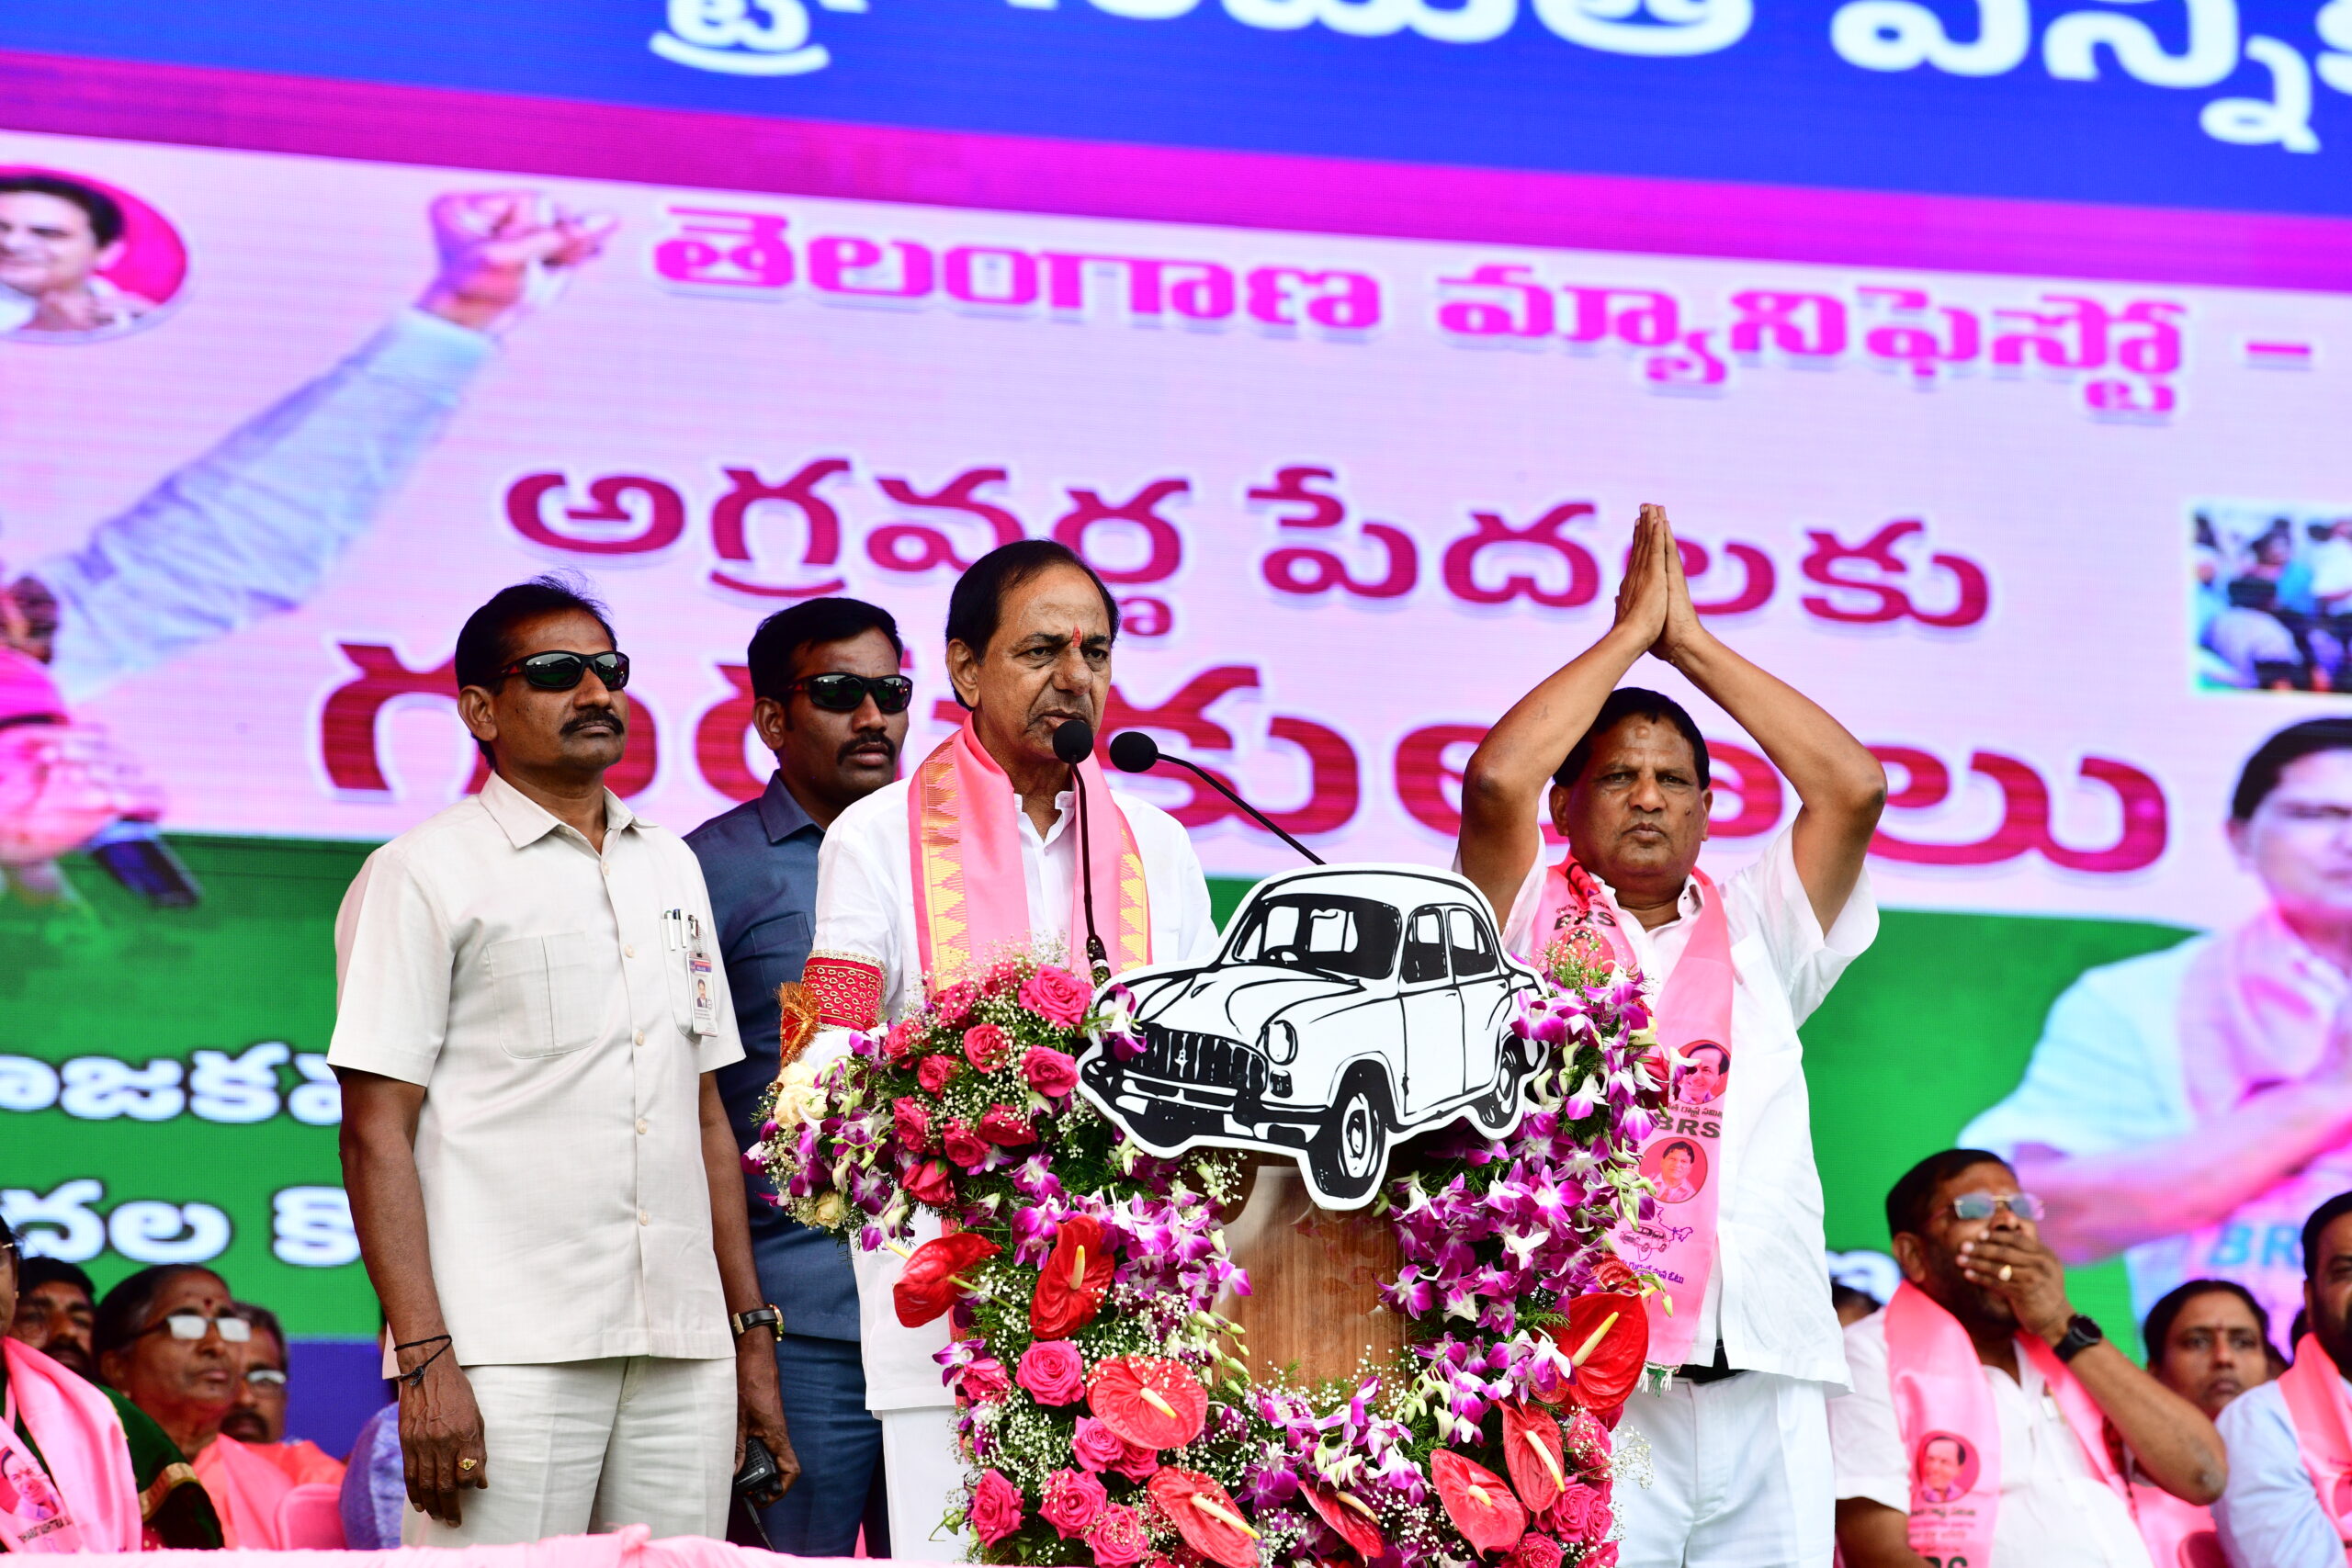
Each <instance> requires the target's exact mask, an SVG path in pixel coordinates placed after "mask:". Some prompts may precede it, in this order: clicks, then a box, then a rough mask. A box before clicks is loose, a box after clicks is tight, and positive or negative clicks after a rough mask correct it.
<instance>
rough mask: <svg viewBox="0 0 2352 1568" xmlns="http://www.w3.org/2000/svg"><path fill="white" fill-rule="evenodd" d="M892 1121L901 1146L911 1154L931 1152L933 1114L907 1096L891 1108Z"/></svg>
mask: <svg viewBox="0 0 2352 1568" xmlns="http://www.w3.org/2000/svg"><path fill="white" fill-rule="evenodd" d="M890 1120H891V1122H892V1124H893V1126H894V1127H895V1128H896V1129H897V1132H898V1134H899V1146H900V1147H902V1148H904V1149H906V1150H907V1151H908V1152H909V1153H910V1154H918V1155H927V1154H929V1153H930V1152H931V1112H930V1111H925V1110H924V1109H923V1108H922V1105H921V1104H919V1103H918V1102H917V1101H915V1100H913V1099H912V1098H910V1097H909V1096H907V1095H900V1096H899V1098H898V1099H897V1100H895V1101H893V1102H892V1103H891V1106H890Z"/></svg>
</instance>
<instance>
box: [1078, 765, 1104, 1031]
mask: <svg viewBox="0 0 2352 1568" xmlns="http://www.w3.org/2000/svg"><path fill="white" fill-rule="evenodd" d="M1069 782H1070V787H1071V788H1072V789H1074V790H1075V791H1077V793H1078V879H1079V885H1080V888H1081V889H1082V890H1083V891H1082V894H1081V897H1083V898H1084V900H1085V906H1086V964H1087V968H1088V971H1089V972H1090V974H1091V976H1092V977H1093V980H1094V984H1095V987H1097V988H1098V989H1099V988H1101V987H1103V986H1105V985H1108V984H1109V983H1110V979H1111V954H1110V951H1109V950H1108V949H1107V948H1105V947H1104V946H1103V938H1102V936H1101V934H1100V933H1098V932H1097V931H1095V929H1094V845H1093V842H1092V835H1091V833H1089V832H1088V830H1087V829H1088V826H1089V824H1088V821H1087V815H1086V774H1085V773H1084V771H1083V770H1081V769H1080V767H1079V765H1078V764H1077V763H1075V762H1072V763H1071V764H1070V769H1069Z"/></svg>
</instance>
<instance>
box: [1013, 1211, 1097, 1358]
mask: <svg viewBox="0 0 2352 1568" xmlns="http://www.w3.org/2000/svg"><path fill="white" fill-rule="evenodd" d="M1111 1270H1112V1259H1111V1243H1110V1239H1109V1238H1108V1237H1107V1236H1105V1235H1103V1223H1102V1222H1101V1221H1100V1220H1095V1219H1091V1218H1089V1217H1088V1216H1087V1215H1084V1214H1073V1215H1071V1216H1070V1217H1069V1219H1067V1220H1064V1221H1063V1222H1062V1227H1061V1229H1060V1230H1059V1231H1058V1232H1057V1233H1056V1235H1055V1236H1054V1250H1053V1252H1052V1254H1051V1255H1050V1256H1049V1257H1047V1258H1046V1266H1045V1268H1044V1269H1040V1270H1039V1271H1038V1274H1037V1292H1036V1294H1035V1295H1034V1296H1032V1297H1031V1298H1030V1299H1029V1332H1030V1333H1032V1334H1034V1335H1035V1336H1036V1337H1038V1338H1040V1339H1067V1338H1069V1337H1070V1336H1071V1335H1073V1334H1075V1333H1077V1332H1078V1331H1079V1330H1080V1329H1081V1328H1083V1327H1085V1326H1086V1325H1088V1324H1090V1323H1092V1322H1093V1321H1094V1314H1096V1313H1098V1312H1101V1311H1102V1310H1103V1297H1104V1296H1106V1295H1108V1294H1109V1293H1110V1291H1111Z"/></svg>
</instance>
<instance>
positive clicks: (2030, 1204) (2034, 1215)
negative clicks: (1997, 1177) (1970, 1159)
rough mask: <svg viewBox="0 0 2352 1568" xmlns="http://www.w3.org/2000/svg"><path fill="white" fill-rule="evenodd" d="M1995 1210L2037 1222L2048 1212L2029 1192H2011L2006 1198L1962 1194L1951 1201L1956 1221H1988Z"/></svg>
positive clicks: (1991, 1195)
mask: <svg viewBox="0 0 2352 1568" xmlns="http://www.w3.org/2000/svg"><path fill="white" fill-rule="evenodd" d="M1996 1209H2007V1211H2008V1212H2009V1213H2012V1214H2015V1215H2016V1216H2017V1217H2018V1219H2021V1220H2038V1219H2040V1218H2041V1216H2042V1215H2044V1214H2046V1213H2049V1212H2050V1210H2049V1209H2048V1207H2047V1206H2045V1205H2044V1204H2043V1203H2042V1201H2041V1199H2039V1198H2037V1197H2035V1196H2034V1195H2033V1194H2032V1193H2030V1192H2012V1193H2010V1194H2009V1195H2008V1196H2007V1197H2006V1198H2003V1197H2000V1196H1997V1195H1996V1194H1994V1193H1991V1192H1963V1193H1962V1194H1961V1195H1960V1196H1959V1197H1957V1198H1955V1199H1953V1200H1952V1201H1951V1213H1952V1218H1954V1219H1956V1220H1989V1219H1991V1218H1992V1217H1993V1213H1994V1211H1995V1210H1996Z"/></svg>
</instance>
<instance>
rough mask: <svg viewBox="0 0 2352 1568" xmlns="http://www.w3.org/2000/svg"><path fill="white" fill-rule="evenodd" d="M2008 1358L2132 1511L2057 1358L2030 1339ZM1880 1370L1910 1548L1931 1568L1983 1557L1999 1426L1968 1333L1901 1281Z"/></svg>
mask: <svg viewBox="0 0 2352 1568" xmlns="http://www.w3.org/2000/svg"><path fill="white" fill-rule="evenodd" d="M2017 1343H2018V1354H2020V1355H2022V1356H2024V1357H2025V1358H2026V1359H2028V1360H2030V1361H2031V1362H2032V1363H2033V1369H2034V1371H2038V1372H2040V1373H2041V1381H2042V1382H2043V1384H2044V1385H2045V1386H2046V1387H2047V1388H2048V1389H2049V1391H2050V1396H2051V1397H2052V1399H2054V1400H2056V1401H2057V1403H2058V1410H2059V1414H2061V1415H2062V1416H2064V1417H2065V1418H2066V1425H2067V1426H2068V1427H2070V1428H2072V1429H2073V1431H2074V1434H2075V1438H2076V1439H2077V1440H2078V1441H2080V1442H2081V1444H2082V1445H2083V1457H2084V1458H2085V1459H2086V1460H2087V1461H2089V1462H2090V1467H2091V1473H2093V1474H2094V1475H2096V1476H2098V1478H2099V1479H2100V1480H2101V1481H2103V1482H2105V1483H2107V1485H2108V1489H2109V1491H2111V1492H2113V1493H2114V1494H2115V1495H2117V1496H2118V1497H2120V1498H2121V1499H2122V1500H2123V1506H2125V1507H2126V1508H2129V1507H2130V1506H2131V1485H2130V1483H2128V1482H2126V1481H2125V1480H2124V1477H2123V1473H2122V1472H2120V1471H2119V1470H2117V1469H2116V1467H2115V1459H2114V1456H2113V1455H2111V1454H2110V1453H2109V1452H2108V1448H2107V1437H2106V1429H2107V1417H2106V1416H2104V1415H2102V1414H2101V1413H2100V1411H2099V1407H2098V1404H2096V1403H2095V1402H2094V1401H2093V1400H2092V1398H2091V1396H2090V1393H2089V1391H2088V1390H2086V1389H2085V1388H2084V1387H2083V1385H2082V1383H2081V1382H2079V1381H2078V1380H2077V1379H2076V1378H2075V1374H2074V1373H2073V1372H2071V1371H2067V1370H2066V1363H2065V1362H2064V1361H2062V1360H2060V1359H2058V1353H2057V1352H2056V1351H2054V1350H2052V1349H2051V1348H2050V1347H2049V1346H2047V1345H2044V1344H2043V1343H2042V1342H2041V1340H2040V1339H2037V1338H2035V1337H2033V1336H2031V1335H2019V1336H2018V1341H2017ZM1886 1361H1887V1373H1888V1378H1889V1381H1890V1382H1891V1383H1892V1384H1893V1391H1894V1420H1895V1426H1896V1427H1897V1429H1898V1430H1900V1431H1901V1433H1902V1434H1903V1451H1904V1452H1905V1454H1906V1455H1907V1456H1909V1459H1910V1462H1911V1531H1910V1533H1911V1550H1912V1551H1917V1552H1918V1553H1919V1554H1920V1555H1922V1556H1924V1557H1928V1558H1932V1559H1935V1560H1937V1561H1939V1562H1960V1561H1961V1560H1962V1559H1965V1560H1966V1561H1968V1562H1972V1563H1985V1562H1991V1561H1992V1560H1993V1520H1994V1517H1995V1515H1996V1512H1997V1511H1998V1510H1999V1507H2000V1503H2001V1421H2000V1416H1999V1415H1998V1413H1997V1412H1996V1411H1995V1410H1994V1408H1993V1391H1992V1390H1991V1389H1990V1388H1988V1387H1986V1386H1985V1364H1984V1362H1982V1361H1980V1360H1979V1359H1977V1356H1976V1343H1975V1341H1974V1340H1973V1339H1971V1338H1969V1337H1968V1330H1966V1329H1965V1328H1962V1326H1961V1325H1960V1319H1958V1318H1956V1317H1954V1316H1952V1314H1950V1313H1948V1312H1946V1311H1945V1310H1944V1309H1943V1308H1942V1307H1940V1306H1939V1305H1938V1304H1936V1302H1935V1301H1934V1299H1933V1298H1932V1297H1930V1296H1929V1295H1928V1293H1927V1292H1924V1291H1921V1290H1918V1289H1917V1288H1916V1287H1914V1286H1913V1285H1912V1284H1910V1283H1909V1282H1908V1281H1907V1280H1906V1281H1905V1283H1903V1284H1901V1285H1898V1286H1896V1287H1895V1291H1894V1300H1893V1301H1891V1302H1889V1303H1886Z"/></svg>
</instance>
